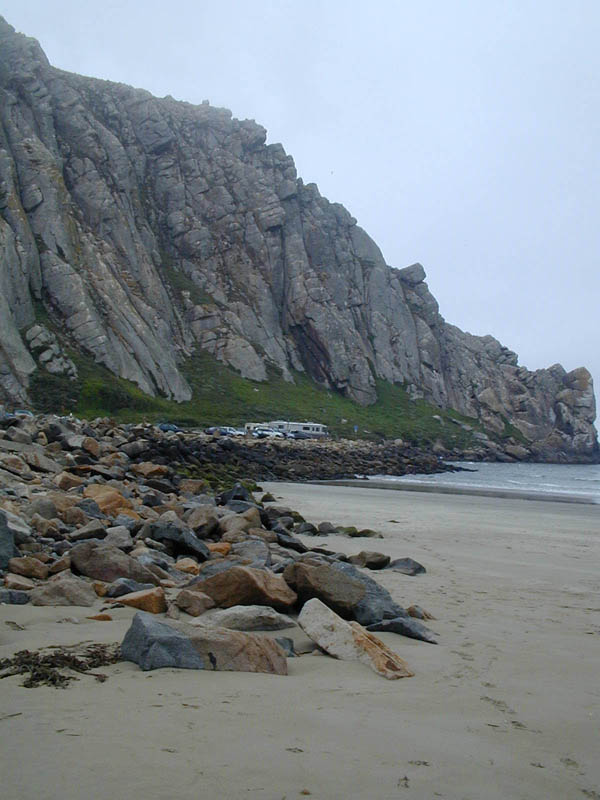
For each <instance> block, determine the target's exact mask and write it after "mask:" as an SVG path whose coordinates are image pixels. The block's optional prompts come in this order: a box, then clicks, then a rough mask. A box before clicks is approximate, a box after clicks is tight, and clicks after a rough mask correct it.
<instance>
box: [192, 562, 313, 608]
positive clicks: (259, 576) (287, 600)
mask: <svg viewBox="0 0 600 800" xmlns="http://www.w3.org/2000/svg"><path fill="white" fill-rule="evenodd" d="M188 588H193V591H196V592H204V594H207V595H209V597H212V599H213V600H214V601H215V605H217V606H221V607H222V608H230V607H231V606H237V605H261V606H272V607H273V608H276V609H278V610H284V611H285V610H287V609H288V608H291V606H293V605H294V603H295V602H296V600H297V595H296V593H295V592H294V591H292V589H290V587H289V586H288V584H287V583H286V582H285V580H284V579H283V578H282V577H281V576H280V575H273V574H272V573H271V572H267V571H266V570H259V569H252V568H251V567H238V566H233V567H230V568H229V569H227V570H226V571H224V572H219V573H218V574H216V575H212V576H211V577H209V578H205V579H204V580H202V575H199V576H198V578H195V579H194V583H193V586H189V587H188Z"/></svg>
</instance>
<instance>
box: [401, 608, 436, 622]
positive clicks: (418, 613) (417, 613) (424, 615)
mask: <svg viewBox="0 0 600 800" xmlns="http://www.w3.org/2000/svg"><path fill="white" fill-rule="evenodd" d="M406 612H407V614H408V616H409V617H414V618H415V619H435V617H434V616H433V614H430V613H429V611H425V609H424V608H421V606H409V607H408V608H407V609H406Z"/></svg>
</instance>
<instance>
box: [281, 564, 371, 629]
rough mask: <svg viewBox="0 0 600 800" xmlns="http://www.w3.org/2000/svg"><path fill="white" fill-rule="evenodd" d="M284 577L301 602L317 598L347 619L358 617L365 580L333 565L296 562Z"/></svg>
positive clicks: (288, 568)
mask: <svg viewBox="0 0 600 800" xmlns="http://www.w3.org/2000/svg"><path fill="white" fill-rule="evenodd" d="M283 577H284V579H285V581H286V583H287V584H288V585H289V586H291V587H292V589H294V591H295V592H296V593H297V595H298V600H299V602H300V603H305V602H306V601H307V600H311V599H312V598H313V597H317V598H319V600H322V601H323V603H325V604H326V605H327V606H329V608H331V609H333V610H334V611H335V612H336V613H337V614H340V615H341V616H342V617H344V618H346V619H353V618H354V610H355V608H356V607H357V606H358V604H359V603H360V602H361V600H362V599H363V598H364V596H365V587H364V585H363V584H362V582H361V581H359V580H356V578H354V577H353V576H351V575H344V574H343V573H342V572H340V571H339V570H336V569H334V568H333V567H332V566H331V565H330V564H325V563H322V564H319V563H309V562H306V561H295V562H294V563H293V564H289V565H288V566H287V567H286V568H285V569H284V571H283Z"/></svg>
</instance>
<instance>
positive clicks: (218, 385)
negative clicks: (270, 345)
mask: <svg viewBox="0 0 600 800" xmlns="http://www.w3.org/2000/svg"><path fill="white" fill-rule="evenodd" d="M71 356H72V357H73V359H74V361H75V362H76V363H77V367H78V370H79V380H78V381H76V382H73V381H68V380H66V379H65V378H63V377H58V376H52V375H48V374H47V373H41V372H38V373H36V375H35V377H34V379H33V381H32V391H31V393H32V397H33V401H34V405H35V407H36V408H37V409H38V410H40V411H55V412H58V411H73V413H75V414H77V415H78V416H81V417H84V418H88V419H91V418H93V417H97V416H106V415H110V416H113V417H115V418H116V419H117V420H118V421H120V422H133V421H138V420H141V419H144V420H148V421H160V420H169V421H173V422H176V423H179V424H182V425H193V426H207V425H215V424H229V425H242V424H243V423H245V422H249V421H255V422H261V421H265V420H269V419H293V420H314V421H316V422H322V423H325V424H326V425H328V426H329V427H330V429H331V431H332V433H334V434H337V435H340V436H347V437H349V438H354V437H355V433H354V426H355V425H357V426H358V434H356V436H357V437H359V438H380V437H384V438H403V439H405V440H407V441H411V442H414V443H416V444H425V443H428V442H433V441H435V440H436V439H438V438H440V439H441V440H442V441H443V442H444V443H445V444H446V445H447V446H449V447H468V446H469V445H470V444H471V441H472V440H471V435H470V434H469V433H468V432H466V431H463V430H462V429H461V428H460V427H459V426H458V425H455V424H453V423H451V422H449V418H450V417H453V418H454V419H457V420H460V421H462V422H468V423H469V424H470V425H472V426H473V428H474V429H475V430H481V426H480V425H479V424H478V423H477V422H476V421H475V420H472V419H468V418H466V417H462V416H461V415H460V414H458V413H457V412H454V411H441V410H440V409H438V408H436V407H434V406H431V405H429V404H428V403H426V402H424V401H421V400H417V401H411V400H410V399H409V397H408V395H407V393H406V391H405V390H404V389H403V388H402V387H401V386H395V385H392V384H389V383H386V382H385V381H379V382H378V386H377V390H378V395H379V400H378V402H377V403H376V404H375V405H373V406H369V407H367V408H365V407H362V406H359V405H357V404H356V403H354V402H352V401H351V400H348V399H347V398H344V397H341V396H340V395H338V394H336V393H334V392H331V391H328V390H326V389H324V388H322V387H320V386H318V385H317V384H315V383H313V382H312V381H311V380H310V379H309V378H307V377H306V376H305V375H301V374H297V375H296V376H295V381H296V382H295V383H293V384H292V383H287V382H286V381H284V380H283V378H282V377H280V376H279V375H276V374H272V375H271V376H270V380H269V381H268V382H265V383H255V382H254V381H250V380H246V379H244V378H242V377H240V375H239V374H237V373H236V372H234V371H233V370H232V369H230V368H228V367H225V366H223V365H222V364H220V363H219V362H217V361H216V360H215V359H214V358H213V357H212V356H211V355H209V354H207V353H204V352H199V353H198V354H197V355H195V356H194V358H193V359H190V360H189V361H188V363H187V364H186V366H185V368H184V372H185V374H186V377H187V379H188V380H189V382H190V384H191V386H192V388H193V393H194V396H193V399H192V401H190V402H189V403H175V402H173V401H170V400H167V399H165V398H162V397H156V398H153V397H149V396H148V395H145V394H144V393H143V392H142V391H141V390H140V389H138V388H137V386H135V385H134V384H132V383H130V382H129V381H126V380H123V379H120V378H115V376H114V375H112V374H111V373H110V372H108V370H106V369H104V368H103V367H101V366H99V365H98V364H96V363H94V362H93V360H92V359H90V358H88V357H86V356H82V355H81V354H76V353H71ZM434 415H438V416H440V417H441V418H442V419H443V420H444V422H440V421H439V420H437V419H435V418H434Z"/></svg>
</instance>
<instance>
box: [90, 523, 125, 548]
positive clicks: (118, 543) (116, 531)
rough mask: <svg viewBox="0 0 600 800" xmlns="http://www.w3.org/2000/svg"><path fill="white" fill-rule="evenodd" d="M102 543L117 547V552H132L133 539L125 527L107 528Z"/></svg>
mask: <svg viewBox="0 0 600 800" xmlns="http://www.w3.org/2000/svg"><path fill="white" fill-rule="evenodd" d="M98 538H100V537H98ZM104 543H105V544H110V545H112V546H113V547H118V548H119V550H123V551H124V552H125V553H128V552H129V551H130V550H133V539H132V538H131V534H130V533H129V530H128V529H127V528H126V527H125V525H115V526H114V527H112V528H107V529H106V537H105V539H104Z"/></svg>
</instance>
